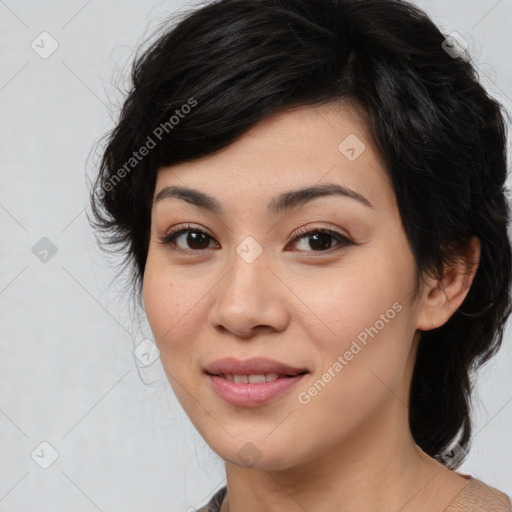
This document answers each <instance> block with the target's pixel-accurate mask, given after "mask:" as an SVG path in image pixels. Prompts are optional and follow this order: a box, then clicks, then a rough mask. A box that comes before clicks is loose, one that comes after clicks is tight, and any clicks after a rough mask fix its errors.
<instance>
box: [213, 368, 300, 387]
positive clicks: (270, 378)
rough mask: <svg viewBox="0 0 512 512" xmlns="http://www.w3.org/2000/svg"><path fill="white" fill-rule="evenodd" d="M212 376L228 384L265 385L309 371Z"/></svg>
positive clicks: (220, 374)
mask: <svg viewBox="0 0 512 512" xmlns="http://www.w3.org/2000/svg"><path fill="white" fill-rule="evenodd" d="M206 373H207V374H208V375H210V376H216V377H220V378H221V379H224V380H227V381H228V382H234V383H235V384H265V383H266V382H274V381H275V380H278V379H288V378H292V377H297V376H298V375H304V374H306V373H308V372H307V371H302V372H297V373H290V374H287V373H259V374H249V375H247V374H233V373H209V372H206Z"/></svg>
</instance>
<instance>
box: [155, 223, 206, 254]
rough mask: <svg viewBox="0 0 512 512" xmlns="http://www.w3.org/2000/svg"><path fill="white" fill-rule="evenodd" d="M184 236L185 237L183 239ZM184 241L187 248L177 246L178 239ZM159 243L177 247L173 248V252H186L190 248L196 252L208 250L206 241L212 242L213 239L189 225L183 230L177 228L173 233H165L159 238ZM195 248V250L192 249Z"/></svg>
mask: <svg viewBox="0 0 512 512" xmlns="http://www.w3.org/2000/svg"><path fill="white" fill-rule="evenodd" d="M184 235H186V236H185V237H184ZM182 237H183V240H184V241H185V244H189V247H179V245H178V244H177V243H176V242H177V240H178V239H179V238H182ZM159 239H160V243H162V244H163V245H171V246H177V248H176V249H174V247H172V248H173V250H177V251H187V250H190V249H191V248H192V250H195V251H198V250H203V249H207V248H208V243H207V241H208V239H211V240H213V238H212V237H211V236H210V235H209V234H208V233H206V231H203V230H202V229H199V228H194V227H193V226H191V225H190V224H187V227H185V228H181V229H179V228H177V229H175V230H174V231H171V232H170V233H167V234H166V235H164V236H162V237H159ZM194 247H195V249H194Z"/></svg>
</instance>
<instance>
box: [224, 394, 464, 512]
mask: <svg viewBox="0 0 512 512" xmlns="http://www.w3.org/2000/svg"><path fill="white" fill-rule="evenodd" d="M407 412H408V409H407V407H406V406H405V405H404V404H403V403H402V402H401V401H400V400H397V399H396V397H393V398H392V399H391V403H388V404H387V405H386V407H383V408H382V410H381V411H380V412H379V416H380V417H375V418H372V419H370V420H369V421H367V422H366V426H365V427H364V428H361V426H357V428H355V429H354V431H353V432H352V433H351V434H350V435H349V436H347V438H346V439H344V440H342V442H340V443H339V444H338V445H337V446H335V447H330V449H329V450H328V451H327V452H325V453H321V454H318V453H316V454H315V457H312V458H311V459H310V460H307V461H302V462H301V464H300V465H296V466H294V467H288V468H283V469H279V470H267V469H259V468H245V467H241V466H238V465H235V464H232V463H229V462H226V475H227V489H228V494H227V499H225V500H224V503H223V506H222V509H221V512H228V511H229V512H242V511H243V512H257V511H260V510H268V511H285V510H286V511H289V512H295V511H297V512H299V511H300V512H303V511H304V510H307V511H308V512H360V511H361V510H364V511H366V512H387V511H390V512H391V511H394V512H396V511H397V510H400V511H401V512H423V511H425V512H427V511H429V512H430V511H432V510H443V508H444V507H446V506H448V505H449V503H450V502H451V500H452V499H453V498H454V497H455V496H456V495H457V493H458V492H460V490H461V489H462V488H463V486H464V485H465V483H466V482H467V481H465V480H464V479H463V478H462V477H461V476H460V475H458V474H457V473H454V472H452V471H449V470H448V469H447V468H445V467H444V466H443V465H441V464H440V463H439V462H437V461H435V460H434V459H432V458H431V457H429V456H428V455H426V454H425V453H424V452H423V451H422V450H420V449H419V448H418V447H417V446H416V444H415V443H414V440H413V439H412V436H411V433H410V430H409V426H408V417H407Z"/></svg>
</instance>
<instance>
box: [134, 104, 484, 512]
mask: <svg viewBox="0 0 512 512" xmlns="http://www.w3.org/2000/svg"><path fill="white" fill-rule="evenodd" d="M350 134H353V135H355V136H356V137H357V138H358V139H359V140H360V141H361V142H363V144H364V145H365V148H364V150H363V151H362V153H361V154H360V155H359V156H357V154H358V152H357V151H356V152H355V153H354V152H350V151H349V152H348V153H346V152H345V153H343V152H342V151H340V150H339V149H338V147H339V145H340V143H341V142H342V141H343V140H344V139H345V138H346V137H347V136H349V135H350ZM349 140H350V139H349ZM352 140H355V139H352ZM361 147H362V146H359V150H360V149H361ZM346 154H348V155H349V156H350V157H352V158H353V157H354V156H357V157H356V158H355V159H353V160H351V159H349V158H347V156H346ZM326 183H334V184H338V185H340V186H343V187H347V188H349V189H351V190H352V191H354V192H357V193H358V194H360V195H361V196H363V197H364V198H366V200H367V201H368V202H369V203H370V204H371V206H368V205H366V204H363V202H360V201H358V200H357V199H354V198H352V197H347V196H342V195H332V196H324V197H317V198H315V199H313V200H310V201H307V202H304V203H302V204H300V205H295V207H294V208H292V209H290V210H288V211H284V212H280V213H270V212H268V211H267V203H268V202H269V201H270V200H271V199H272V198H274V197H275V196H277V195H279V194H281V193H284V192H288V191H291V190H296V189H299V188H304V187H308V186H314V185H319V184H326ZM168 186H179V187H189V188H193V189H195V190H198V191H201V192H203V193H206V194H208V195H210V196H212V197H213V198H215V199H216V201H218V202H219V203H220V204H221V206H222V207H223V209H224V210H225V211H224V213H223V214H221V213H213V212H211V211H209V210H207V209H205V208H201V207H199V206H197V205H195V204H190V203H189V202H188V201H185V200H183V199H180V198H175V197H173V198H167V199H162V200H160V201H158V202H155V203H154V204H153V209H152V218H151V239H150V244H149V250H148V257H147V263H146V268H145V274H144V288H143V294H144V304H145V309H146V314H147V317H148V321H149V324H150V326H151V329H152V332H153V335H154V338H155V342H156V343H157V346H158V348H159V349H160V356H161V360H162V364H163V366H164V368H165V371H166V374H167V376H168V379H169V383H170V384H171V386H172V389H173V390H174V392H175V394H176V397H177V399H178V400H179V402H180V403H181V405H182V406H183V408H184V410H185V412H186V414H187V415H188V416H189V418H190V420H191V421H192V423H193V424H194V426H195V427H196V428H197V430H198V432H199V433H200V434H201V436H202V437H203V438H204V439H205V441H206V442H207V443H208V445H209V446H210V447H211V448H212V450H213V451H214V452H216V453H217V454H218V455H219V456H220V457H221V458H222V459H223V460H224V461H225V465H226V475H227V487H228V496H227V499H226V500H224V503H223V505H222V512H226V511H227V510H229V511H230V512H256V511H260V510H268V511H283V512H284V511H286V512H295V511H297V512H299V511H300V512H304V511H305V510H306V511H308V512H361V511H362V510H364V511H365V512H398V511H400V512H427V511H428V512H435V511H438V512H441V511H442V510H443V509H444V508H446V507H447V506H448V505H449V504H450V503H451V502H452V501H453V500H454V498H455V497H456V496H457V494H458V493H459V492H460V491H461V490H462V489H463V488H464V486H465V485H466V484H467V482H468V481H467V480H466V479H464V478H463V477H462V476H461V475H460V474H458V473H456V472H455V471H450V470H448V469H447V468H445V467H444V466H443V465H441V464H440V463H438V462H437V461H435V460H434V459H432V458H431V457H429V456H427V455H426V454H425V453H424V452H423V451H422V450H420V449H419V447H417V446H416V444H415V443H414V440H413V438H412V435H411V432H410V429H409V425H408V391H409V386H410V381H411V377H412V370H413V365H414V361H415V355H416V349H417V345H418V341H419V339H420V335H421V331H422V330H423V331H426V330H430V329H433V328H435V327H438V326H440V325H442V324H444V323H445V322H446V321H447V320H448V319H449V318H450V316H451V315H452V314H453V313H454V312H455V310H456V309H457V308H458V307H459V305H460V304H461V303H462V301H463V300H464V297H465V296H466V294H467V292H468V290H469V288H470V286H471V283H472V280H473V277H474V274H475V271H476V267H477V263H478V260H479V255H480V245H479V241H478V239H477V238H473V240H472V245H471V248H470V250H469V251H468V253H467V254H466V256H467V258H468V259H469V261H471V262H473V264H474V265H473V267H472V268H470V267H468V266H466V265H464V264H463V263H460V264H458V265H455V266H453V267H451V268H449V269H447V270H446V273H445V276H444V278H443V279H442V280H441V279H435V278H434V277H429V276H425V279H424V281H423V284H422V287H421V289H420V290H419V292H418V295H415V294H414V286H415V282H416V267H415V262H414V258H413V254H412V252H411V249H410V246H409V244H408V241H407V238H406V235H405V232H404V229H403V226H402V223H401V219H400V215H399V212H398V208H397V203H396V198H395V194H394V191H393V188H392V184H391V181H390V178H389V176H388V174H387V172H386V170H385V167H384V165H383V163H382V161H381V159H380V157H379V154H378V152H377V150H376V146H375V144H374V141H373V140H372V137H371V135H370V133H369V131H368V129H367V127H366V125H365V123H364V118H363V117H362V116H360V114H359V112H358V110H357V108H356V107H355V106H352V105H349V104H347V103H343V104H341V103H337V104H329V105H322V106H317V107H311V106H301V107H298V108H295V109H287V110H285V111H282V112H280V113H277V114H274V115H272V116H270V117H268V118H266V119H265V120H263V121H262V122H260V123H259V124H257V125H255V126H254V127H253V128H252V129H251V130H249V131H248V132H247V133H245V134H244V135H243V136H242V137H241V138H239V139H238V140H237V141H235V142H234V143H233V144H231V145H229V146H228V147H226V148H224V149H223V150H221V151H219V152H217V153H215V154H213V155H209V156H207V157H204V158H201V159H199V160H196V161H193V162H186V163H181V164H178V165H174V166H170V167H165V168H161V169H159V171H158V176H157V181H156V187H155V194H154V197H156V196H157V195H158V194H159V192H160V191H161V190H162V189H163V188H164V187H168ZM188 225H190V229H191V231H190V232H188V234H187V233H185V234H182V235H180V236H178V237H177V238H175V239H174V245H173V243H168V244H163V243H162V242H161V238H162V237H164V236H165V235H166V234H168V233H170V232H171V231H172V230H174V229H177V228H180V229H181V228H187V226H188ZM300 228H302V229H303V230H308V231H310V230H312V232H311V233H309V234H303V232H298V230H299V229H300ZM195 229H200V230H202V231H204V232H206V235H201V234H200V233H194V230H195ZM318 229H330V230H332V231H334V232H337V233H339V234H340V235H341V236H342V237H345V239H347V240H348V242H340V241H339V239H336V238H335V237H332V236H329V235H325V234H324V235H322V233H318V231H315V230H318ZM191 233H192V234H191ZM246 237H252V238H253V239H254V240H255V241H256V242H257V244H258V246H259V247H261V249H262V253H261V254H260V255H259V256H258V257H257V258H256V259H255V260H254V261H252V262H250V263H249V262H248V261H247V260H246V259H244V258H242V257H241V256H240V255H239V253H238V252H237V250H236V249H237V247H239V246H240V244H241V243H242V242H243V241H247V238H246ZM342 240H343V239H342ZM251 250H255V249H254V248H253V249H251ZM395 303H399V304H400V305H401V306H402V309H401V311H400V312H399V313H397V314H396V315H395V316H394V318H393V319H391V320H389V321H388V322H386V323H385V326H384V327H383V328H381V329H379V331H378V334H377V335H374V337H373V338H370V337H369V338H368V343H367V345H366V346H363V347H362V350H361V351H359V352H358V353H357V355H355V356H354V357H353V358H352V359H351V360H350V361H348V363H347V364H346V365H344V366H343V369H342V370H341V371H338V372H335V376H334V377H332V378H331V380H330V381H329V382H328V383H327V384H326V385H325V387H324V388H323V389H321V391H319V392H318V393H317V394H316V395H315V396H312V397H311V400H310V401H309V403H307V404H304V403H301V402H300V401H299V400H298V396H299V393H301V392H303V393H304V392H308V390H309V389H310V388H311V387H312V386H313V384H314V383H315V382H317V381H318V379H321V378H322V375H323V374H324V372H326V371H328V369H329V368H330V367H331V368H332V367H333V364H334V363H335V361H336V360H337V358H338V356H340V355H343V354H344V353H345V352H346V351H347V350H349V348H350V347H351V343H352V342H353V341H354V340H355V339H357V336H358V334H360V333H361V332H363V331H364V330H365V328H369V327H370V326H375V325H376V322H377V321H378V320H379V319H380V318H381V315H382V314H385V313H386V311H388V310H389V309H390V308H392V305H393V304H395ZM379 325H380V324H379ZM225 356H233V357H236V358H239V359H248V358H250V357H258V356H263V357H268V358H272V359H277V360H279V361H283V362H286V363H288V364H290V365H292V366H295V367H304V368H307V369H308V371H309V373H308V374H307V375H306V376H305V377H304V378H303V379H302V381H301V382H299V384H298V385H297V386H296V387H294V388H293V389H292V390H291V391H288V392H286V393H285V394H282V395H280V396H278V397H277V398H275V399H274V400H273V401H272V402H270V403H268V404H265V405H261V406H257V407H234V406H232V405H230V404H228V403H226V402H224V401H223V400H222V399H221V398H220V397H219V396H218V395H216V394H215V393H214V391H213V390H212V388H211V386H210V385H209V381H208V378H207V376H206V375H205V373H204V371H203V368H204V366H205V365H206V364H208V363H210V362H212V361H214V360H217V359H219V358H221V357H225ZM331 373H332V370H331ZM302 396H304V395H302ZM249 443H251V444H249ZM240 450H242V451H241V452H240ZM247 450H252V451H251V453H252V454H254V457H253V459H252V460H253V462H252V463H250V462H248V459H247V458H244V457H243V454H244V453H246V452H247ZM254 461H256V463H254Z"/></svg>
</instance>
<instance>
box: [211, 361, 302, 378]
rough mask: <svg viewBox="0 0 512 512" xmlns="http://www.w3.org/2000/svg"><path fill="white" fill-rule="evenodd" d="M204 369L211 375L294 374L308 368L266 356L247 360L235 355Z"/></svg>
mask: <svg viewBox="0 0 512 512" xmlns="http://www.w3.org/2000/svg"><path fill="white" fill-rule="evenodd" d="M204 370H205V371H206V373H209V374H210V375H220V374H226V373H231V374H234V375H259V374H262V373H278V374H285V375H292V376H295V375H298V374H299V373H304V372H307V371H308V370H307V369H306V368H299V367H293V366H290V365H288V364H286V363H282V362H280V361H276V360H274V359H267V358H266V357H253V358H251V359H246V360H240V359H236V358H234V357H224V358H222V359H217V360H216V361H214V362H213V363H210V364H208V365H206V366H205V368H204Z"/></svg>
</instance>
